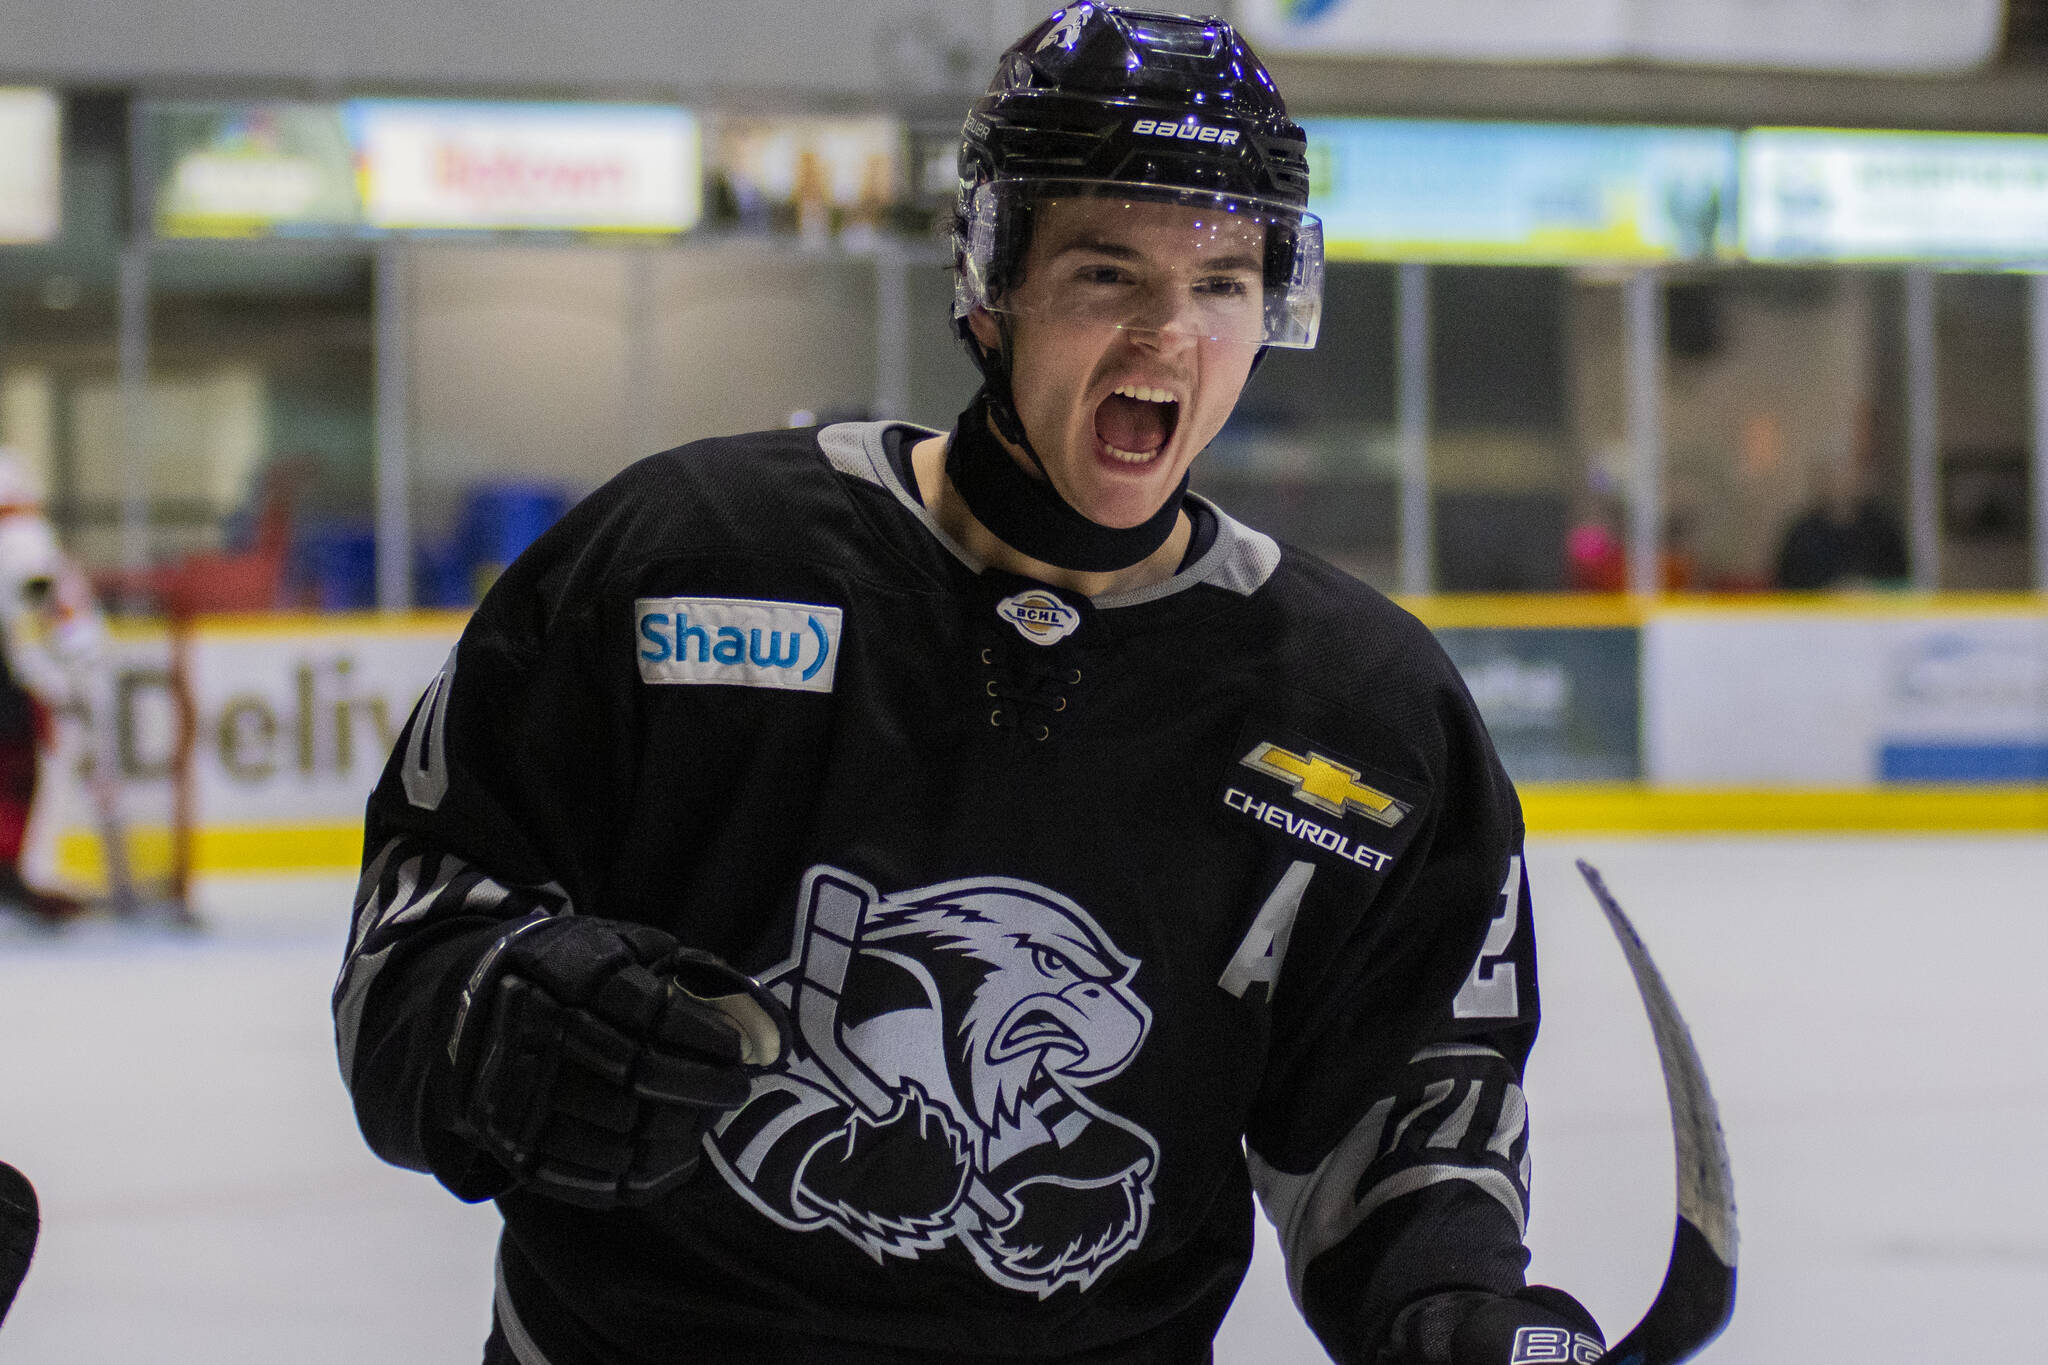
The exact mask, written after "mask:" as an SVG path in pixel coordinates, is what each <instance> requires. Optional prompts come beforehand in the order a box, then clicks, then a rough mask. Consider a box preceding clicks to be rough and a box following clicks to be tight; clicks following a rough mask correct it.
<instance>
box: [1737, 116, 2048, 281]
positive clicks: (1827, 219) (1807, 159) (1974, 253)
mask: <svg viewBox="0 0 2048 1365" xmlns="http://www.w3.org/2000/svg"><path fill="white" fill-rule="evenodd" d="M1741 160H1742V173H1741V176H1742V215H1741V216H1742V229H1741V237H1742V250H1743V254H1745V255H1746V256H1748V257H1750V258H1751V259H1753V260H1759V261H1898V262H1910V261H1927V262H1936V263H1941V262H1951V263H1956V264H1972V263H1975V264H1987V263H1988V264H2028V263H2040V262H2048V136H2039V135H2035V134H2024V133H1983V134H1976V133H1907V132H1866V131H1859V130H1855V129H1829V128H1758V129H1754V130H1752V131H1750V132H1748V133H1745V134H1744V135H1743V137H1742V151H1741Z"/></svg>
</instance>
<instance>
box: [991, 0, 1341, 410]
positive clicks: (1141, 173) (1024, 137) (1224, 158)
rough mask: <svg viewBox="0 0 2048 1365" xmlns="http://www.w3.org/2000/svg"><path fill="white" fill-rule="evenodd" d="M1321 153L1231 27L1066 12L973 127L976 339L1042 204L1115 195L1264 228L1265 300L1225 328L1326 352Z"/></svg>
mask: <svg viewBox="0 0 2048 1365" xmlns="http://www.w3.org/2000/svg"><path fill="white" fill-rule="evenodd" d="M1307 145H1308V144H1307V138H1306V136H1305V135H1304V134H1303V132H1302V130H1301V126H1300V125H1299V124H1297V123H1295V122H1294V120H1293V119H1291V118H1289V117H1288V114H1287V106H1286V104H1285V103H1284V102H1283V101H1282V100H1281V98H1280V94H1279V91H1278V90H1277V89H1275V87H1274V85H1273V79H1272V77H1271V76H1270V75H1269V74H1268V73H1267V71H1266V68H1265V67H1264V65H1262V64H1261V63H1260V61H1259V59H1258V57H1257V56H1256V55H1254V54H1253V52H1252V50H1251V49H1250V48H1249V47H1247V46H1246V45H1245V43H1244V40H1243V39H1241V38H1240V37H1238V35H1237V33H1236V32H1235V31H1234V30H1233V29H1232V28H1231V26H1230V25H1229V24H1227V23H1225V22H1223V21H1222V20H1220V19H1215V18H1192V17H1188V16H1183V15H1172V14H1155V13H1150V12H1147V11H1142V10H1133V9H1125V8H1122V7H1120V6H1111V5H1097V4H1077V5H1072V6H1069V7H1068V8H1066V9H1062V10H1059V11H1057V12H1055V13H1054V14H1053V15H1051V16H1050V17H1049V18H1047V19H1046V20H1045V21H1044V22H1043V23H1041V24H1039V25H1037V26H1036V27H1034V28H1033V29H1032V30H1031V31H1030V32H1029V33H1027V34H1025V36H1024V37H1023V38H1022V39H1021V40H1020V41H1018V42H1017V43H1016V44H1014V45H1013V46H1011V47H1010V49H1009V50H1008V51H1006V52H1004V53H1003V55H1002V57H1001V59H1000V61H999V63H998V65H997V69H996V75H995V79H994V80H993V81H992V82H991V83H990V85H989V88H988V91H987V93H985V94H984V95H983V96H982V97H981V98H980V99H979V100H978V101H977V102H976V103H975V105H974V107H973V108H972V110H971V111H970V112H969V113H968V115H967V120H966V123H965V126H964V127H963V128H962V130H961V144H960V163H959V166H960V185H959V196H958V199H957V201H956V204H955V214H954V248H955V265H956V270H957V274H956V284H957V288H956V292H955V299H954V317H955V319H956V321H957V322H958V325H959V326H960V327H961V329H962V332H963V335H964V334H965V319H966V317H967V315H968V313H969V312H971V311H972V310H973V309H975V308H977V307H980V308H986V309H989V310H990V311H991V312H997V313H1000V312H1003V311H1005V310H1006V301H1008V300H1009V299H1010V297H1011V289H1012V286H1014V285H1015V284H1016V283H1017V278H1018V274H1017V273H1018V268H1019V265H1020V263H1021V262H1022V260H1023V258H1024V252H1025V249H1026V248H1027V247H1028V246H1029V244H1030V239H1031V230H1032V222H1033V210H1034V207H1035V206H1036V205H1038V204H1041V203H1043V202H1045V201H1046V200H1048V199H1052V198H1069V197H1081V196H1086V197H1098V198H1099V197H1104V196H1110V197H1122V198H1128V199H1131V200H1134V201H1139V202H1148V203H1160V202H1165V203H1176V204H1182V205H1187V206H1192V207H1195V208H1198V209H1202V210H1204V211H1208V212H1211V216H1212V219H1213V221H1215V222H1216V223H1217V224H1219V225H1222V226H1225V227H1229V228H1233V229H1235V230H1237V231H1238V232H1240V233H1242V232H1243V231H1244V230H1245V229H1246V227H1247V226H1250V227H1251V228H1255V229H1262V230H1263V232H1262V235H1263V238H1264V241H1263V252H1264V271H1263V274H1264V280H1263V283H1264V297H1263V299H1262V301H1261V302H1262V306H1261V307H1260V308H1259V309H1257V310H1255V313H1254V315H1253V316H1251V317H1249V318H1246V317H1244V316H1242V315H1238V316H1234V317H1231V318H1229V319H1226V320H1224V321H1221V322H1219V323H1218V324H1217V328H1218V330H1216V331H1215V332H1213V333H1212V334H1215V335H1227V336H1228V337H1229V338H1230V339H1233V340H1243V341H1248V342H1256V343H1257V344H1259V345H1262V346H1288V347H1308V346H1313V345H1314V344H1315V335H1316V329H1317V325H1318V323H1319V320H1320V315H1321V306H1322V277H1323V258H1322V233H1321V225H1320V223H1318V222H1317V221H1316V219H1315V218H1314V216H1313V215H1311V214H1309V213H1308V212H1307V211H1306V210H1307V205H1308V162H1307V158H1306V155H1305V153H1306V149H1307ZM970 347H971V349H973V350H974V351H975V352H976V359H977V361H980V362H983V369H984V372H987V370H988V365H987V363H986V361H985V360H984V357H983V356H982V354H981V352H980V348H979V347H978V346H973V345H972V342H971V339H970Z"/></svg>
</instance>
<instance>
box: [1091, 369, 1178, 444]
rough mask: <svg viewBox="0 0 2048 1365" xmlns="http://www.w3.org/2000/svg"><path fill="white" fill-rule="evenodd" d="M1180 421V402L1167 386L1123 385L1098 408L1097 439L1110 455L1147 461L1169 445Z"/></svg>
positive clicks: (1096, 421) (1096, 420)
mask: <svg viewBox="0 0 2048 1365" xmlns="http://www.w3.org/2000/svg"><path fill="white" fill-rule="evenodd" d="M1179 423H1180V404H1179V403H1178V402H1176V401H1175V399H1174V397H1173V395H1172V394H1170V393H1168V392H1167V391H1166V390H1165V389H1155V388H1150V387H1148V386H1146V385H1143V384H1120V385H1118V386H1117V389H1116V392H1114V393H1112V394H1110V396H1109V397H1107V398H1105V399H1103V400H1102V402H1101V404H1100V405H1099V406H1098V407H1097V408H1096V409H1095V439H1096V440H1097V441H1099V442H1101V443H1102V448H1103V449H1104V450H1105V451H1107V452H1108V453H1109V457H1110V458H1111V459H1113V460H1116V461H1119V462H1121V463H1123V464H1144V463H1146V462H1147V461H1149V460H1151V459H1152V458H1153V457H1155V456H1157V455H1158V454H1159V452H1160V451H1162V450H1164V449H1165V448H1166V443H1167V442H1168V441H1170V440H1172V439H1173V429H1174V428H1175V427H1176V426H1178V425H1179Z"/></svg>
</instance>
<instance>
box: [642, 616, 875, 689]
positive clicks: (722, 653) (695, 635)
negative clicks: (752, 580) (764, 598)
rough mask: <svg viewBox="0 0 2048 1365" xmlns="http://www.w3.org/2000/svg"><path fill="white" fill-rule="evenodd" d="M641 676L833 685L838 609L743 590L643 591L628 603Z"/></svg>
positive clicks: (781, 685) (755, 683)
mask: <svg viewBox="0 0 2048 1365" xmlns="http://www.w3.org/2000/svg"><path fill="white" fill-rule="evenodd" d="M633 618H634V632H635V634H634V638H635V639H636V640H638V641H639V646H640V647H639V650H638V660H639V664H640V681H641V682H644V683H723V684H726V685H729V686H733V687H774V688H782V689H785V690H788V691H793V692H830V691H831V690H832V679H833V675H834V674H835V673H837V671H838V668H839V627H840V622H841V614H840V610H839V608H837V607H816V606H811V605H810V604H808V603H805V602H759V601H753V600H751V599H748V598H743V597H642V598H640V599H639V600H637V601H636V602H634V603H633Z"/></svg>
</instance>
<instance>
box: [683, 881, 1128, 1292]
mask: <svg viewBox="0 0 2048 1365" xmlns="http://www.w3.org/2000/svg"><path fill="white" fill-rule="evenodd" d="M799 894H800V913H799V915H798V917H797V925H796V938H795V943H794V946H793V949H792V951H791V954H790V956H789V958H788V960H787V961H785V962H784V963H783V964H782V965H781V966H779V967H777V968H776V969H775V970H774V971H772V972H770V973H768V974H767V975H766V976H764V977H763V982H764V984H766V985H767V986H768V987H769V989H771V990H772V991H773V992H774V993H775V994H776V996H777V997H778V998H780V999H781V1000H782V1001H783V1003H784V1004H785V1005H787V1006H788V1007H789V1010H790V1014H791V1016H792V1018H793V1019H794V1020H795V1021H796V1027H797V1036H798V1042H797V1047H796V1049H795V1050H794V1052H793V1053H792V1055H791V1059H790V1062H789V1065H788V1066H787V1067H786V1068H785V1069H784V1070H782V1071H779V1072H777V1073H775V1074H772V1075H767V1076H763V1077H760V1078H759V1079H757V1080H756V1081H755V1083H754V1090H753V1093H752V1095H751V1096H750V1097H749V1098H748V1100H747V1102H746V1104H744V1105H743V1106H741V1107H740V1108H739V1109H737V1110H734V1111H733V1112H732V1113H731V1114H729V1115H727V1116H726V1117H725V1119H724V1120H723V1121H722V1122H721V1123H720V1124H719V1125H718V1126H717V1128H716V1129H715V1130H714V1131H713V1132H712V1133H711V1134H710V1135H709V1136H708V1137H707V1138H706V1139H705V1141H706V1145H707V1146H708V1148H709V1150H710V1152H711V1156H712V1160H713V1163H714V1165H715V1166H716V1167H717V1169H718V1170H719V1171H720V1172H721V1173H722V1174H723V1175H724V1177H725V1179H726V1180H727V1181H728V1182H729V1183H730V1184H731V1185H732V1187H733V1189H734V1190H736V1191H737V1192H738V1193H739V1194H740V1195H741V1196H742V1197H743V1198H745V1199H746V1200H747V1201H748V1202H749V1203H750V1204H752V1205H753V1206H754V1207H755V1208H756V1209H758V1210H760V1211H761V1212H762V1213H764V1214H766V1215H767V1216H768V1217H769V1218H771V1219H773V1220H774V1221H775V1222H777V1223H779V1224H781V1225H782V1226H783V1227H786V1228H791V1229H793V1230H797V1231H813V1230H823V1229H827V1228H829V1229H831V1230H832V1231H835V1232H837V1233H838V1234H840V1235H841V1236H843V1237H845V1238H846V1239H848V1240H849V1241H851V1242H853V1243H854V1244H855V1245H856V1246H858V1247H860V1248H861V1249H862V1250H863V1251H865V1252H866V1253H867V1254H868V1255H870V1256H872V1257H874V1258H875V1259H876V1260H877V1261H881V1260H882V1259H883V1258H884V1257H887V1256H898V1257H906V1258H916V1257H919V1256H924V1255H928V1254H937V1253H940V1252H941V1251H942V1249H944V1248H946V1247H948V1246H953V1247H957V1248H958V1249H960V1250H962V1251H965V1252H966V1253H967V1254H968V1255H969V1256H970V1257H972V1258H973V1260H974V1262H975V1264H976V1265H978V1266H979V1267H980V1268H981V1271H982V1272H983V1273H984V1274H985V1275H987V1276H988V1278H989V1279H991V1280H993V1281H994V1282H995V1283H997V1284H1000V1285H1003V1286H1005V1287H1007V1288H1011V1289H1016V1290H1020V1291H1025V1292H1029V1293H1035V1294H1037V1295H1038V1296H1039V1297H1040V1298H1044V1297H1046V1296H1049V1295H1051V1294H1052V1293H1053V1292H1054V1291H1056V1290H1057V1289H1059V1288H1060V1287H1061V1286H1062V1285H1067V1284H1072V1285H1075V1286H1077V1287H1079V1288H1083V1289H1085V1288H1087V1287H1088V1286H1089V1285H1090V1284H1092V1283H1094V1281H1095V1280H1096V1279H1097V1278H1098V1277H1099V1276H1100V1275H1101V1274H1102V1273H1103V1271H1105V1270H1106V1269H1107V1268H1108V1267H1109V1266H1110V1265H1111V1264H1113V1263H1114V1262H1115V1261H1116V1260H1118V1259H1119V1258H1120V1257H1122V1256H1124V1255H1126V1254H1127V1253H1128V1252H1129V1251H1130V1250H1131V1249H1132V1248H1134V1247H1135V1246H1137V1245H1138V1243H1139V1242H1140V1241H1141V1240H1143V1238H1144V1235H1145V1228H1146V1224H1147V1222H1148V1219H1149V1216H1150V1213H1151V1208H1152V1182H1153V1178H1154V1176H1155V1174H1156V1172H1157V1170H1158V1167H1159V1145H1158V1143H1156V1142H1155V1141H1154V1140H1153V1138H1152V1136H1151V1135H1150V1134H1149V1133H1147V1132H1145V1131H1144V1130H1143V1129H1141V1128H1139V1127H1138V1126H1137V1125H1135V1124H1133V1123H1131V1122H1130V1121H1129V1120H1128V1119H1125V1118H1122V1117H1120V1116H1118V1115H1116V1114H1112V1113H1110V1112H1109V1111H1107V1110H1106V1109H1103V1108H1102V1107H1101V1106H1099V1105H1097V1104H1096V1103H1094V1102H1093V1101H1091V1100H1090V1099H1088V1097H1087V1096H1086V1094H1085V1093H1084V1092H1085V1091H1086V1090H1087V1089H1088V1088H1089V1087H1091V1086H1094V1085H1099V1084H1100V1083H1102V1082H1103V1081H1106V1080H1108V1079H1109V1078H1110V1077H1112V1076H1115V1075H1117V1074H1118V1073H1120V1072H1122V1071H1123V1070H1124V1069H1125V1068H1126V1067H1128V1066H1129V1065H1130V1063H1131V1061H1132V1059H1134V1058H1135V1057H1136V1056H1137V1055H1138V1052H1139V1050H1140V1049H1141V1048H1142V1047H1143V1046H1144V1043H1145V1038H1146V1035H1147V1034H1148V1033H1149V1032H1150V1031H1151V1026H1152V1012H1151V1010H1150V1009H1149V1008H1147V1006H1146V1005H1145V1002H1144V1001H1143V1000H1141V999H1139V998H1138V996H1137V995H1136V994H1135V993H1134V992H1133V991H1132V990H1131V979H1132V978H1133V977H1134V976H1135V975H1136V974H1137V971H1138V967H1139V965H1140V964H1139V963H1138V961H1137V960H1136V959H1135V958H1131V957H1128V956H1126V955H1125V954H1123V953H1122V952H1120V951H1118V949H1117V948H1116V946H1115V945H1114V944H1112V943H1111V942H1110V941H1109V939H1108V937H1107V936H1106V935H1105V934H1104V933H1103V932H1102V930H1101V928H1100V927H1099V926H1098V925H1097V924H1096V923H1095V921H1094V920H1093V919H1092V918H1090V917H1089V915H1088V913H1087V912H1086V911H1084V910H1083V909H1081V907H1080V906H1078V905H1076V904H1074V902H1072V901H1070V900H1068V899H1067V898H1066V897H1064V896H1061V895H1059V894H1058V893H1056V892H1053V891H1049V890H1047V889H1046V888H1044V887H1041V886H1036V885H1033V884H1031V883H1029V882H1022V881H1016V880H1013V879H1010V878H1005V877H978V878H967V879H963V880H959V881H951V882H945V883H941V884H939V885H936V886H928V887H923V888H920V889H918V890H914V891H905V892H901V893H899V894H896V895H891V896H883V895H881V894H879V893H878V892H877V891H876V890H875V888H874V887H873V886H871V885H870V884H869V883H867V882H866V881H864V880H862V879H861V878H859V877H857V876H854V875H853V874H851V873H848V872H844V871H841V870H840V869H838V868H833V867H827V866H822V865H821V866H818V867H814V868H812V869H811V870H810V871H809V872H808V873H806V874H805V876H804V880H803V886H802V889H801V891H800V893H799Z"/></svg>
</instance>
